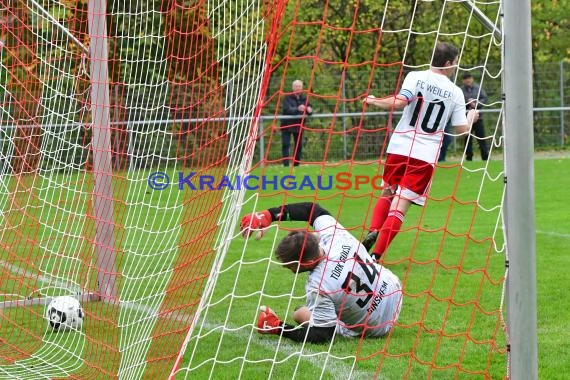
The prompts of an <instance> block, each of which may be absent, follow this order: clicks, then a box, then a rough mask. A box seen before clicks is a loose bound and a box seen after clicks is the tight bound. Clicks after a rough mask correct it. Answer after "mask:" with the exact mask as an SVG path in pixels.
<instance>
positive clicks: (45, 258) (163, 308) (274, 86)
mask: <svg viewBox="0 0 570 380" xmlns="http://www.w3.org/2000/svg"><path fill="white" fill-rule="evenodd" d="M0 4H1V5H2V6H1V14H0V23H1V25H2V29H1V35H0V42H1V45H0V59H1V66H0V96H1V97H2V109H1V111H2V112H1V122H0V144H1V151H0V154H1V156H0V157H1V162H0V170H1V171H0V184H1V186H0V215H1V219H0V223H1V227H0V234H1V235H0V236H1V238H0V241H1V249H0V278H1V281H0V342H1V344H0V377H2V378H17V379H23V378H33V379H36V378H63V377H72V378H86V377H100V378H107V377H119V378H166V377H168V376H171V377H172V378H197V379H200V378H216V379H217V378H260V377H271V378H276V379H280V378H305V377H307V376H314V377H318V378H333V377H339V376H341V377H346V378H359V377H363V378H372V377H378V378H387V379H392V378H425V377H432V376H433V377H437V378H458V377H459V378H481V377H484V378H500V377H505V376H506V373H507V370H506V368H507V365H506V360H507V358H506V355H507V352H506V346H507V344H506V336H505V332H504V323H503V313H502V306H503V305H502V300H503V287H504V280H505V267H504V262H505V247H504V242H503V230H502V198H503V187H504V184H503V163H502V148H503V140H502V130H501V125H502V107H503V104H502V100H501V99H502V97H501V93H502V92H501V91H502V90H501V74H502V66H501V49H502V41H501V39H500V38H497V30H500V23H501V19H500V14H501V7H500V2H499V1H496V2H492V1H491V2H484V3H483V2H469V4H468V6H466V2H464V1H443V0H441V1H416V2H407V3H405V4H404V3H402V2H395V1H389V0H385V1H380V2H378V1H377V2H370V1H354V2H345V1H340V0H339V1H337V0H334V1H327V2H322V1H315V0H297V1H277V2H273V3H270V2H261V1H255V0H254V1H248V2H245V1H240V2H238V1H196V2H183V1H171V2H153V1H143V2H137V3H136V4H135V3H133V4H123V3H121V2H108V3H106V2H105V1H102V0H97V1H95V0H89V1H87V0H85V1H82V0H71V1H51V0H50V1H44V0H35V1H29V2H13V1H0ZM482 18H484V19H485V20H486V21H487V22H486V23H484V22H482V21H481V19H482ZM499 34H500V33H499ZM499 37H500V36H499ZM438 41H448V42H452V43H454V44H455V45H456V46H458V47H459V48H460V51H461V53H460V57H459V68H458V70H457V73H456V76H455V77H454V78H453V79H454V80H456V82H457V83H458V84H459V83H460V82H461V77H462V75H463V74H465V73H471V74H473V76H474V77H475V79H476V81H477V83H479V84H480V85H481V88H482V89H484V91H485V92H486V93H487V95H488V99H487V100H486V102H484V103H481V104H480V106H481V112H482V115H483V119H484V123H485V124H484V125H485V135H484V137H483V138H481V137H472V139H473V141H472V142H473V150H474V151H475V154H474V158H473V161H466V160H465V159H464V154H463V153H464V141H463V137H461V136H454V135H452V132H450V135H449V136H450V138H451V145H450V147H449V149H448V153H447V159H446V161H443V162H441V163H439V164H438V165H437V168H436V174H435V178H434V181H433V185H432V188H431V192H430V196H429V199H428V202H427V204H426V206H425V207H424V208H412V209H411V210H410V212H409V213H408V214H407V215H406V220H405V222H404V224H403V226H402V231H401V233H400V234H399V235H398V236H397V238H396V240H395V241H394V242H393V243H392V245H391V246H390V249H389V250H388V251H387V252H386V255H385V256H384V258H383V265H385V266H386V267H388V268H390V269H391V270H392V271H393V272H394V273H395V274H397V275H398V277H399V278H400V279H401V282H402V285H403V296H404V301H403V307H402V312H401V315H400V318H399V320H398V322H397V323H396V325H395V327H394V329H393V330H392V331H391V332H390V334H389V335H387V336H386V337H384V338H380V339H360V338H353V339H347V338H342V337H340V336H337V337H335V338H334V340H333V341H332V342H331V343H329V344H324V345H313V344H309V343H295V342H291V341H287V340H286V339H285V338H280V337H278V336H274V335H259V334H258V331H257V328H256V324H257V316H258V310H259V307H260V306H262V305H267V306H270V307H271V308H272V309H273V310H275V311H276V312H277V314H278V315H279V316H280V317H281V318H282V319H283V320H286V321H287V322H289V323H292V315H293V312H294V310H295V308H296V307H297V306H299V305H302V304H304V303H305V292H304V283H305V280H306V276H303V275H299V276H293V275H292V274H291V273H290V272H289V271H287V270H285V269H283V268H282V267H281V266H280V265H279V264H278V262H277V261H276V259H275V256H274V254H273V252H274V250H275V247H276V245H277V244H278V242H279V241H280V239H281V238H282V237H283V236H284V235H285V234H286V233H287V232H288V231H290V230H291V229H294V228H309V226H308V224H307V223H301V222H298V223H281V224H274V225H273V226H271V228H270V229H269V230H267V231H266V233H265V236H264V237H263V239H261V240H259V241H256V240H253V239H250V240H248V241H244V240H243V239H242V238H241V236H240V234H239V228H238V223H239V219H240V217H241V216H242V215H243V214H245V213H248V212H251V211H260V210H264V209H266V208H268V207H275V206H280V205H282V204H286V203H294V202H300V201H310V202H318V203H319V204H321V205H322V206H323V207H325V208H326V209H327V210H329V211H330V212H331V214H332V215H333V216H334V217H335V218H337V219H338V220H339V221H340V222H341V223H342V224H343V225H344V226H345V227H346V228H347V229H348V230H349V232H350V233H351V234H353V235H354V236H355V237H356V238H357V239H361V238H363V236H364V235H365V233H366V231H367V228H368V224H369V220H370V217H371V213H372V209H373V207H374V204H375V201H376V198H377V197H378V196H379V193H380V192H379V190H378V188H377V187H375V186H373V183H372V182H370V181H369V182H368V183H364V182H365V181H366V180H367V179H368V180H370V179H372V178H373V177H374V176H376V175H379V174H380V173H381V172H382V168H383V164H384V160H385V150H386V145H387V142H388V138H389V135H390V132H391V130H392V128H393V127H394V126H395V122H396V121H397V119H398V113H397V112H375V110H373V109H372V108H370V107H367V108H365V107H363V104H362V100H363V98H364V97H365V96H366V95H368V94H374V95H376V96H383V95H389V94H394V93H397V92H398V90H399V86H400V85H401V82H402V80H403V78H404V75H405V74H406V73H407V72H409V71H411V70H416V69H427V68H428V67H429V62H430V59H431V54H432V52H433V48H434V46H435V44H436V42H438ZM297 79H299V80H302V81H303V85H304V88H303V90H302V92H303V94H305V95H306V96H307V99H308V102H309V103H310V104H311V106H312V107H313V115H312V116H310V117H307V118H306V119H305V120H304V124H303V129H302V131H303V138H302V141H303V144H302V145H299V144H297V145H294V144H293V145H292V146H291V147H290V149H289V153H287V154H286V155H285V156H283V150H282V142H283V141H282V138H283V135H282V131H281V130H280V124H281V122H282V121H283V120H284V119H283V117H282V107H283V102H284V98H285V96H286V95H288V94H290V93H291V92H292V82H293V81H294V80H297ZM480 142H482V143H484V144H485V145H486V146H487V147H488V150H489V152H490V160H488V161H481V160H479V159H478V158H479V156H478V152H479V143H480ZM301 146H302V150H303V152H302V156H301V162H300V166H293V165H290V166H287V167H285V166H283V164H284V162H285V161H286V160H289V161H291V160H293V159H294V156H295V153H296V152H297V151H298V150H299V149H300V147H301ZM245 178H248V180H247V181H245V180H244V179H245ZM339 178H343V179H344V182H339V181H338V179H339ZM303 181H304V182H303ZM360 181H361V182H362V183H361V182H360ZM301 184H304V185H303V186H302V185H301ZM62 295H67V296H73V297H75V298H77V299H78V300H79V301H80V302H81V305H82V307H83V311H84V314H85V316H84V323H83V327H82V329H81V330H79V331H67V332H54V331H53V329H51V328H50V327H49V325H48V323H47V322H46V320H45V316H44V313H45V307H46V305H47V303H48V302H49V301H50V300H51V299H52V298H53V297H56V296H62Z"/></svg>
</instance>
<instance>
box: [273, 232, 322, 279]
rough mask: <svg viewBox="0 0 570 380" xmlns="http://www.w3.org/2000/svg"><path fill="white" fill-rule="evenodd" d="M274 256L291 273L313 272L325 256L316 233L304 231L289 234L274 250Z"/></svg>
mask: <svg viewBox="0 0 570 380" xmlns="http://www.w3.org/2000/svg"><path fill="white" fill-rule="evenodd" d="M275 256H277V260H279V261H280V262H281V263H282V264H283V266H284V267H285V268H287V269H289V270H291V271H292V272H293V273H300V272H307V271H310V270H313V269H314V268H315V267H316V266H317V265H318V264H319V262H320V261H321V259H322V258H323V257H324V256H325V255H324V252H323V250H322V248H321V247H320V246H319V238H318V235H317V234H316V233H310V232H307V231H304V230H298V231H292V232H290V233H289V234H288V235H287V236H285V238H283V240H281V243H279V245H278V246H277V249H276V250H275Z"/></svg>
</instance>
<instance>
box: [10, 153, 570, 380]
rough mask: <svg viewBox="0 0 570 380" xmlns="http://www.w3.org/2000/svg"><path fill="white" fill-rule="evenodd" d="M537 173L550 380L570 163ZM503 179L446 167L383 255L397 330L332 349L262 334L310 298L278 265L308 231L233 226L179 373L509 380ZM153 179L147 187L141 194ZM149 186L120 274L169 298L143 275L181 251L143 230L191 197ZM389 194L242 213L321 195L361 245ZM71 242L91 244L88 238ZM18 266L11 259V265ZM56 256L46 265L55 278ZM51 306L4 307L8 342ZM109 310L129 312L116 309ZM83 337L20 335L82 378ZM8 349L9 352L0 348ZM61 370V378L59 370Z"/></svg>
mask: <svg viewBox="0 0 570 380" xmlns="http://www.w3.org/2000/svg"><path fill="white" fill-rule="evenodd" d="M375 170H377V169H376V166H373V165H368V166H365V165H358V164H356V165H354V166H352V167H349V166H334V167H327V168H325V169H324V172H323V169H322V168H321V167H310V166H305V167H300V168H297V169H296V170H295V173H294V174H295V175H297V176H302V175H308V176H310V177H311V178H315V177H316V176H317V175H320V174H322V175H333V176H334V175H335V174H336V173H339V172H348V171H350V172H351V173H352V174H353V175H356V174H366V175H374V174H376V173H375ZM535 171H536V229H537V234H536V239H537V279H538V284H537V285H538V339H539V371H540V372H539V374H540V378H541V379H564V378H566V375H567V373H568V370H570V364H569V361H568V360H567V359H566V358H568V357H570V344H569V343H568V341H569V338H570V333H569V332H568V330H567V329H566V327H567V326H568V325H570V316H569V314H568V313H567V310H568V309H569V308H570V301H568V300H567V299H566V297H564V296H565V294H566V291H567V290H568V288H569V287H570V286H569V285H568V276H567V274H566V268H568V267H570V266H569V264H570V262H569V261H570V259H569V258H568V257H567V255H566V254H565V251H566V249H567V247H568V246H569V239H570V221H568V219H567V215H568V211H569V210H570V207H568V206H567V205H566V203H565V199H564V193H565V192H564V190H561V191H560V190H558V189H565V188H566V187H568V186H570V160H569V159H538V160H536V168H535ZM501 172H502V163H501V162H498V161H495V162H489V163H488V164H485V163H482V162H472V163H468V165H467V166H466V168H461V167H460V166H458V165H455V164H453V163H450V164H449V165H448V166H445V167H442V168H439V169H437V171H436V178H435V180H434V184H433V186H432V191H431V194H430V195H431V199H430V200H429V202H428V205H427V206H426V207H425V208H418V207H415V208H412V209H411V210H410V212H409V213H408V215H407V216H406V220H405V222H404V225H403V229H404V230H403V231H402V232H401V233H400V234H399V235H398V237H397V238H396V239H395V241H394V242H393V243H392V245H391V247H390V249H389V251H388V252H387V254H386V255H385V258H384V264H385V265H386V266H387V267H389V268H390V269H392V270H393V271H394V272H395V273H396V274H397V275H398V276H399V277H400V278H401V280H402V283H403V285H404V291H405V299H404V304H403V309H402V313H401V315H400V319H399V323H398V325H397V326H396V328H395V329H394V331H393V332H392V334H391V335H390V336H388V337H386V338H382V339H367V340H358V339H355V340H350V339H346V338H340V337H339V338H336V339H335V342H334V343H333V344H331V345H309V344H307V345H299V344H295V343H293V342H289V341H286V340H280V339H279V338H278V337H275V336H261V335H259V334H257V332H256V330H255V329H254V328H253V327H254V324H255V321H256V318H257V310H258V307H259V306H260V305H268V306H271V307H272V308H273V309H274V310H275V311H276V312H277V313H278V314H279V315H280V317H281V318H283V319H286V320H288V321H291V317H290V316H291V314H292V312H293V310H294V308H295V307H296V306H298V305H300V304H303V303H304V291H303V289H304V281H305V276H304V275H300V276H299V277H297V278H296V277H294V276H293V275H291V273H290V272H288V271H287V270H285V269H283V268H281V267H279V265H277V263H275V262H274V261H272V260H271V257H272V252H273V249H274V246H275V245H276V243H277V242H278V241H279V239H280V238H281V237H282V236H284V235H285V234H286V231H285V228H295V227H304V225H303V224H302V223H290V224H282V225H281V226H279V228H272V229H270V230H269V231H268V233H267V234H266V235H265V237H264V238H263V239H262V240H260V241H255V240H253V239H252V240H250V241H247V242H244V241H243V240H242V239H241V238H240V237H239V236H238V231H235V234H234V235H235V239H232V241H231V244H230V247H229V251H228V253H227V255H226V257H225V258H224V260H223V262H222V263H221V270H220V271H219V272H218V273H217V275H218V279H217V282H216V286H215V288H214V289H213V293H212V297H211V299H210V300H209V302H208V303H207V308H206V309H205V310H204V312H203V314H202V318H201V319H200V320H199V321H198V324H197V325H196V328H195V329H194V333H193V335H192V339H191V340H190V342H189V345H188V348H187V350H186V354H185V356H184V360H183V362H182V366H181V371H180V372H179V376H177V378H191V379H203V378H212V379H234V378H238V377H241V378H243V379H259V378H267V377H268V376H271V377H272V378H275V379H289V378H295V379H304V378H324V379H333V378H334V379H336V378H341V377H346V378H354V379H360V378H362V379H367V378H373V377H375V376H377V377H378V378H381V379H401V378H409V379H423V378H434V379H452V378H453V379H455V378H460V379H481V378H492V379H500V378H504V377H505V375H506V353H505V345H506V342H505V338H504V333H503V325H502V321H501V318H500V313H499V307H500V301H501V292H502V286H503V281H504V273H505V268H504V254H503V253H502V251H503V249H504V246H503V244H504V242H503V239H502V228H501V223H500V212H501V209H500V208H499V207H498V205H499V203H500V200H501V196H502V191H503V182H502V176H501ZM258 174H261V172H259V173H258ZM264 174H266V175H271V176H272V175H277V176H282V175H285V174H289V172H286V171H285V170H284V169H283V168H280V167H269V168H267V169H266V170H265V172H264ZM143 176H144V175H142V176H141V178H142V177H143ZM144 185H145V183H144V181H141V182H140V184H139V185H137V186H144ZM131 186H133V185H131ZM51 188H52V189H53V188H54V186H52V187H51ZM140 190H141V189H135V188H134V187H133V188H132V189H130V191H127V192H126V193H125V195H124V196H125V201H126V202H127V203H129V202H130V203H136V202H139V201H140V200H142V199H143V198H144V197H146V198H144V199H145V202H150V203H151V204H152V205H153V207H151V208H150V209H147V210H146V211H145V213H143V212H142V211H141V212H140V213H138V214H137V213H134V214H133V213H130V214H129V215H128V216H124V215H117V216H116V217H117V219H120V220H122V221H123V223H125V224H126V223H134V224H137V225H140V226H141V228H140V229H137V230H136V231H138V232H136V231H135V232H133V233H131V234H128V235H126V236H125V237H124V239H123V240H122V244H123V246H122V248H123V249H124V250H125V252H126V253H127V254H126V257H125V258H124V261H123V262H122V264H121V268H122V270H123V271H127V270H130V272H128V271H127V272H125V273H129V275H132V280H131V281H129V282H127V281H125V282H124V284H125V287H124V288H122V289H121V295H122V297H124V298H125V299H135V298H136V299H141V298H142V299H144V298H145V296H151V295H154V294H158V293H156V290H157V289H159V290H160V289H161V288H163V287H164V286H165V285H164V284H163V281H161V279H160V277H158V276H156V275H153V276H152V278H151V279H150V280H149V281H143V280H141V279H140V276H141V273H146V274H147V275H148V274H149V273H153V269H156V268H157V267H160V266H161V265H169V263H170V262H173V260H174V256H175V253H174V252H170V251H168V252H169V255H168V259H167V260H165V257H164V256H162V257H156V255H153V254H152V253H153V252H156V251H161V250H164V249H165V248H166V247H167V246H169V245H171V244H172V241H173V240H176V239H175V238H172V239H169V238H165V237H164V236H161V237H160V239H157V238H156V237H153V236H148V235H151V234H149V233H148V232H144V228H143V227H145V226H146V229H147V230H160V231H164V230H169V229H172V228H175V227H176V225H177V224H178V223H179V222H180V219H179V218H180V215H173V214H174V213H173V211H176V208H175V207H176V202H178V201H179V199H178V198H177V197H176V196H175V195H176V194H175V191H171V192H162V193H160V194H159V193H153V194H151V195H147V196H144V197H143V198H141V199H138V198H137V197H138V196H143V195H144V194H147V193H146V192H141V191H140ZM141 194H142V195H141ZM377 194H378V192H375V193H374V194H372V193H371V191H370V187H369V186H363V187H362V188H360V189H351V190H347V191H346V192H342V191H338V190H335V189H331V190H326V191H321V190H318V191H312V190H310V189H309V190H302V191H301V190H299V191H297V190H295V191H290V192H287V193H285V192H280V191H267V192H264V193H263V194H261V196H260V197H259V198H256V197H255V194H253V193H250V194H247V195H246V198H248V199H250V201H249V202H247V203H246V205H245V206H244V209H243V213H245V212H248V211H250V210H251V209H252V208H253V206H254V203H255V202H257V206H256V209H263V208H267V207H271V206H276V205H280V204H282V203H283V202H287V203H292V202H298V201H307V200H314V199H318V201H319V203H320V204H322V205H323V206H324V207H325V208H327V209H328V210H329V211H331V213H332V214H333V215H334V216H335V217H337V218H338V219H339V220H340V222H341V223H342V224H343V225H344V226H345V227H346V228H348V229H350V231H351V232H352V233H353V234H354V235H355V236H356V237H357V238H359V239H360V238H361V237H362V235H363V233H364V232H365V228H364V227H365V223H367V221H368V220H369V219H370V213H371V211H372V207H373V205H374V199H375V197H376V195H377ZM66 197H71V194H50V195H46V198H45V199H52V198H53V199H63V198H66ZM148 197H150V198H148ZM2 202H6V200H4V199H3V200H2ZM2 204H3V205H4V204H6V203H2ZM56 209H57V208H49V211H45V213H44V214H43V216H42V218H40V220H46V222H47V221H49V220H50V219H52V218H53V213H55V212H56V211H55V210H56ZM147 215H150V217H148V216H147ZM149 221H150V222H149ZM149 223H150V224H149ZM163 223H164V224H165V225H164V226H163V225H162V224H163ZM46 225H47V223H46ZM66 225H67V224H66ZM75 227H76V226H75ZM75 227H74V224H73V223H71V224H69V227H68V229H67V230H66V227H64V226H61V228H60V229H61V231H60V232H66V233H68V234H75V233H77V231H76V230H75V229H74V228H75ZM275 227H277V225H275ZM42 228H46V227H42ZM136 234H139V235H136ZM40 236H41V234H40ZM72 240H73V239H72ZM49 242H50V244H51V245H50V246H49V247H52V248H53V250H57V249H58V247H59V246H58V244H60V242H59V241H58V240H57V239H52V240H50V241H49ZM141 242H142V243H143V244H142V245H144V246H145V250H144V251H143V252H138V254H137V255H136V256H132V257H131V256H129V252H130V250H129V249H128V248H129V247H135V246H137V245H141ZM67 243H68V244H69V242H67ZM73 244H80V243H79V239H78V241H77V242H75V243H73ZM22 252H25V247H22ZM141 253H146V254H147V255H143V254H141ZM9 259H10V257H4V256H3V257H2V260H3V262H6V261H8V260H9ZM143 259H144V260H143ZM57 260H58V259H54V263H51V262H44V263H38V267H42V268H43V270H46V271H49V269H50V268H52V266H53V265H55V262H56V261H57ZM141 260H143V261H141ZM15 264H17V263H15ZM137 264H138V265H137ZM68 270H69V271H71V269H68ZM157 273H158V272H157ZM2 278H3V280H2V281H3V283H2V289H8V288H10V287H11V286H12V285H11V284H12V283H18V282H19V281H20V280H18V278H17V276H4V275H3V277H2ZM4 279H6V281H4ZM151 292H153V293H151ZM159 299H160V298H158V300H159ZM155 301H156V300H155ZM151 303H152V302H151ZM83 306H84V308H85V309H86V311H87V312H88V314H89V312H90V311H94V310H95V309H97V310H98V312H99V313H100V312H101V310H102V306H101V305H100V304H97V303H93V304H91V303H88V304H84V305H83ZM90 309H91V310H90ZM41 312H42V309H41V308H40V307H38V308H37V315H36V316H35V318H32V317H29V316H27V315H28V314H25V315H26V316H24V314H22V313H19V312H18V311H17V309H11V310H4V311H3V312H2V313H3V314H1V315H0V320H3V321H4V322H3V323H1V324H0V337H2V338H3V337H8V336H11V335H12V336H13V334H14V332H15V331H18V330H17V329H18V328H20V329H24V330H25V331H34V330H38V329H37V326H36V325H37V323H38V321H40V322H41V319H39V318H38V315H39V314H40V313H41ZM141 314H145V313H144V312H141ZM109 315H117V313H116V311H113V310H110V311H109ZM140 317H141V316H138V315H137V313H135V312H130V313H122V314H120V318H122V323H123V325H124V328H123V332H122V334H121V340H122V341H123V343H122V344H123V345H124V347H125V346H130V344H135V342H136V341H137V340H139V339H144V338H145V337H147V336H148V333H144V331H143V332H141V330H143V329H142V328H138V327H137V324H136V323H134V321H136V320H138V318H140ZM143 317H144V315H143ZM22 318H24V319H22ZM14 322H16V323H17V325H15V324H14ZM86 323H87V324H86V329H85V332H86V333H87V335H88V336H91V337H95V339H97V338H96V337H97V335H99V334H100V332H97V331H95V330H94V329H96V328H97V324H93V323H92V321H86ZM90 323H91V325H90ZM24 330H23V331H24ZM40 330H41V329H40ZM72 334H73V333H71V334H65V335H58V334H55V335H54V334H47V335H46V334H44V335H42V334H41V333H40V334H39V335H37V336H36V337H34V338H32V336H31V334H28V335H26V334H22V337H24V336H26V338H22V339H23V340H22V341H21V342H18V343H21V346H22V347H24V348H23V350H24V351H26V350H27V352H34V350H36V351H35V352H36V353H38V354H39V355H38V356H39V357H40V358H43V359H46V358H48V359H46V360H48V361H51V360H56V359H55V358H56V357H57V362H59V363H67V364H69V366H68V368H69V371H70V372H71V373H73V372H74V371H76V370H80V367H81V364H80V360H79V362H78V359H81V357H82V355H83V354H82V353H83V352H84V351H85V350H86V341H85V339H83V335H82V334H77V335H78V336H77V339H71V337H72ZM79 335H81V337H80V336H79ZM42 339H43V341H44V342H45V343H44V344H43V347H42V345H41V340H42ZM38 340H40V344H39V345H38ZM1 342H2V340H0V344H1ZM129 342H130V343H129ZM87 347H88V346H87ZM6 348H7V347H6ZM0 352H2V353H4V352H5V350H2V349H0ZM141 354H143V355H144V350H142V351H140V352H138V353H137V354H136V355H134V356H133V358H132V360H136V357H137V355H139V356H140V355H141ZM58 355H59V356H58ZM62 355H63V356H62ZM3 358H4V359H6V358H5V357H3ZM43 359H41V360H37V359H36V360H34V359H30V360H28V363H27V364H25V363H24V362H23V361H19V362H16V363H11V362H10V361H9V360H0V378H3V376H4V374H10V375H16V377H18V378H24V377H29V374H28V376H23V375H22V376H19V375H17V374H23V373H24V372H22V371H26V368H27V367H26V366H27V365H34V366H35V368H38V366H41V365H45V364H46V363H45V361H44V360H43ZM111 360H112V359H111ZM30 363H31V364H30ZM63 365H64V364H62V366H63ZM117 366H118V363H117ZM43 373H50V372H49V371H48V370H46V371H43ZM350 374H352V376H350ZM50 376H53V377H58V376H62V374H61V373H59V374H58V373H57V372H56V373H53V374H52V375H50ZM165 377H166V374H165Z"/></svg>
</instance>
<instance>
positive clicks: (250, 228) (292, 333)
mask: <svg viewBox="0 0 570 380" xmlns="http://www.w3.org/2000/svg"><path fill="white" fill-rule="evenodd" d="M276 221H309V222H310V223H311V225H312V226H313V228H314V229H315V232H307V231H304V230H297V231H293V232H290V233H289V234H288V235H287V236H286V237H285V238H283V240H282V241H281V243H279V245H278V246H277V250H276V251H275V255H276V256H277V260H279V261H280V262H281V263H282V264H283V266H284V267H285V268H287V269H289V270H291V271H292V272H293V273H294V274H297V273H301V272H307V271H309V277H308V279H307V284H306V285H305V289H306V292H307V305H306V306H301V307H299V308H297V309H296V310H295V312H294V313H293V319H294V320H295V322H297V323H298V324H299V326H293V325H289V324H287V323H285V322H283V321H281V320H280V319H279V318H278V317H277V315H276V314H275V313H274V312H273V311H272V310H271V309H270V308H268V307H266V306H262V307H261V312H260V314H259V318H258V322H257V327H258V329H259V332H260V333H262V334H277V335H281V336H284V337H286V338H289V339H292V340H294V341H297V342H302V341H307V342H310V343H324V342H329V341H330V340H331V339H332V338H333V337H334V335H335V333H336V334H340V335H342V336H347V337H358V336H367V337H368V336H370V337H379V336H383V335H385V334H387V333H388V332H389V331H390V329H391V328H392V327H393V325H394V323H395V322H396V320H397V319H398V315H399V313H400V307H401V304H402V287H401V285H400V280H399V279H398V277H397V276H396V275H395V274H394V273H392V272H391V271H390V270H389V269H387V268H384V267H383V266H381V265H380V264H378V263H376V262H374V261H373V259H372V257H371V256H370V255H369V254H368V252H367V251H366V249H365V248H364V246H362V244H360V242H359V241H358V240H357V239H356V238H354V237H353V236H352V235H351V234H350V233H349V232H348V231H346V230H345V229H344V227H343V226H342V225H341V224H339V223H338V222H337V221H336V219H335V218H333V217H332V216H331V215H330V214H329V212H328V211H326V210H325V209H323V208H322V207H320V206H319V205H318V204H313V203H294V204H289V205H284V206H280V207H275V208H270V209H269V210H265V211H261V212H257V213H252V214H248V215H246V216H244V217H243V219H242V221H241V231H242V235H243V236H244V238H247V237H249V236H250V235H251V234H252V233H256V231H259V230H263V229H264V228H267V227H269V225H270V224H271V223H272V222H276Z"/></svg>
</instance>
